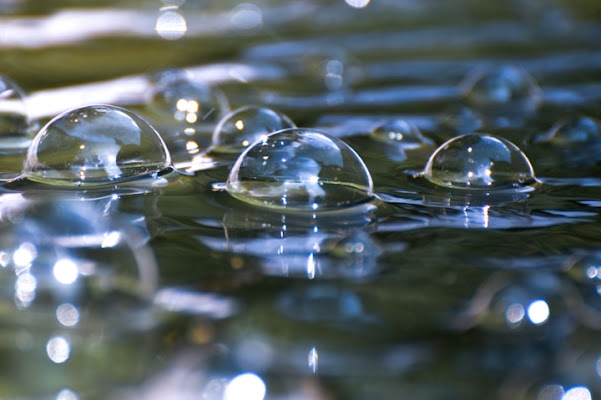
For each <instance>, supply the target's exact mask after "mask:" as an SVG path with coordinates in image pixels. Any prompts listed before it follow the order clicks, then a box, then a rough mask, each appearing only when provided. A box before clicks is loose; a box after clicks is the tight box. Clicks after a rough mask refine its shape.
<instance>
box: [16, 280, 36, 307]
mask: <svg viewBox="0 0 601 400" xmlns="http://www.w3.org/2000/svg"><path fill="white" fill-rule="evenodd" d="M37 284H38V283H37V280H36V278H35V276H33V275H31V274H30V273H29V272H25V273H22V274H21V275H19V278H17V282H16V284H15V292H16V300H17V301H18V304H17V305H20V306H23V307H27V306H28V305H29V304H30V303H31V302H32V301H33V300H34V299H35V294H36V288H37Z"/></svg>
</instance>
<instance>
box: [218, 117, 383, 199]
mask: <svg viewBox="0 0 601 400" xmlns="http://www.w3.org/2000/svg"><path fill="white" fill-rule="evenodd" d="M226 190H227V192H228V193H229V194H231V195H232V196H234V197H235V198H237V199H239V200H242V201H245V202H248V203H251V204H255V205H259V206H264V207H269V208H280V209H293V210H295V209H296V210H305V211H316V210H319V211H322V210H333V209H340V208H341V207H345V206H351V205H356V204H360V203H364V202H366V201H368V200H370V198H371V196H372V180H371V176H370V174H369V171H368V170H367V167H366V166H365V164H364V163H363V160H361V158H360V157H359V156H358V155H357V154H356V153H355V151H354V150H353V149H351V148H350V147H349V146H348V145H347V144H346V143H344V142H342V141H341V140H340V139H337V138H334V137H332V136H329V135H326V134H324V133H321V132H317V131H313V130H311V129H302V128H293V129H285V130H282V131H279V132H275V133H273V134H270V135H268V136H267V137H266V138H265V140H263V141H259V142H256V143H255V144H254V145H253V146H251V147H249V148H248V149H247V150H246V151H245V152H244V153H242V154H241V155H240V157H239V158H238V160H237V161H236V163H235V164H234V166H233V167H232V170H231V172H230V175H229V177H228V179H227V183H226Z"/></svg>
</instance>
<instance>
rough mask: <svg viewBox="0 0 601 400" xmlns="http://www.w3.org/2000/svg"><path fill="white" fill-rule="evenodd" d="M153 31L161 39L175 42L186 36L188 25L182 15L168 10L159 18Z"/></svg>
mask: <svg viewBox="0 0 601 400" xmlns="http://www.w3.org/2000/svg"><path fill="white" fill-rule="evenodd" d="M155 30H156V31H157V33H158V34H159V36H161V37H162V38H163V39H167V40H177V39H179V38H181V37H182V36H184V35H185V34H186V32H187V31H188V25H187V24H186V19H185V18H184V16H183V15H182V14H180V13H179V12H177V11H174V10H169V11H165V12H163V13H162V14H161V15H160V16H159V18H158V19H157V23H156V25H155Z"/></svg>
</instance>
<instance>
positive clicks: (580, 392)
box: [561, 386, 592, 400]
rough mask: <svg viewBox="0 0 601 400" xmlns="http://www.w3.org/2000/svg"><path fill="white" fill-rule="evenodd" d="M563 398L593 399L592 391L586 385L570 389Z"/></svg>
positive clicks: (574, 399) (573, 399) (568, 399)
mask: <svg viewBox="0 0 601 400" xmlns="http://www.w3.org/2000/svg"><path fill="white" fill-rule="evenodd" d="M561 400H592V396H591V392H590V390H588V388H587V387H585V386H575V387H573V388H571V389H568V390H567V391H566V393H565V394H564V395H563V397H562V398H561Z"/></svg>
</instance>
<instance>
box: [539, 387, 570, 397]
mask: <svg viewBox="0 0 601 400" xmlns="http://www.w3.org/2000/svg"><path fill="white" fill-rule="evenodd" d="M564 393H565V392H564V390H563V387H562V386H561V385H546V386H545V387H543V388H542V389H541V390H540V391H539V392H538V395H537V396H536V400H562V398H563V395H564Z"/></svg>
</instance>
